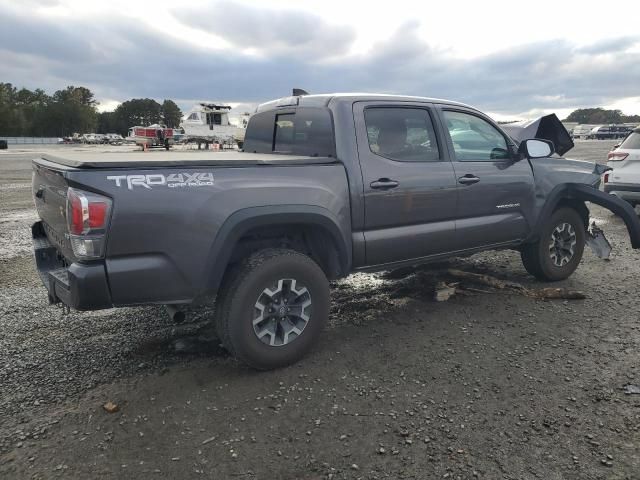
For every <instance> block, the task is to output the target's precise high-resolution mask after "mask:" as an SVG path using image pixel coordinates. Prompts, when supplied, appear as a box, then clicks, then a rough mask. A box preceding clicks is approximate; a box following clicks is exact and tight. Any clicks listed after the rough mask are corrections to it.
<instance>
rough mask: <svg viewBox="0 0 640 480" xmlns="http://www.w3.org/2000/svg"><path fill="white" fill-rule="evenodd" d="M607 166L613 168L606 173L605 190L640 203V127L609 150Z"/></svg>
mask: <svg viewBox="0 0 640 480" xmlns="http://www.w3.org/2000/svg"><path fill="white" fill-rule="evenodd" d="M607 166H609V167H611V168H612V169H613V170H611V171H610V172H607V173H605V174H604V191H605V192H608V193H611V194H613V195H616V196H618V197H620V198H622V199H624V200H626V201H627V202H629V203H630V204H631V205H633V206H634V207H635V206H636V205H638V204H640V128H636V129H635V130H633V131H632V132H631V133H630V134H629V135H628V136H627V138H625V139H624V141H623V142H622V143H621V144H620V145H618V146H616V147H615V148H614V149H613V150H612V151H610V152H609V154H608V155H607Z"/></svg>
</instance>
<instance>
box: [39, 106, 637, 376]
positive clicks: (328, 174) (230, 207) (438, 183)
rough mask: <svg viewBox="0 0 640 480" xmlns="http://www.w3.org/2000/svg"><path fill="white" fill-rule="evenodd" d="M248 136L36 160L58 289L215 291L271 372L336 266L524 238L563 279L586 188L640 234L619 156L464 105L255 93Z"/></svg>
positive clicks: (96, 301)
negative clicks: (561, 143)
mask: <svg viewBox="0 0 640 480" xmlns="http://www.w3.org/2000/svg"><path fill="white" fill-rule="evenodd" d="M557 125H558V126H557V127H556V128H560V129H562V130H563V131H562V132H560V133H561V135H556V136H558V137H566V138H567V139H568V138H569V134H568V132H567V131H566V129H564V127H563V126H562V124H561V123H560V122H557ZM551 133H553V132H551ZM555 133H558V132H555ZM569 141H570V139H569ZM244 148H245V152H236V151H223V152H219V153H214V152H189V153H182V152H160V153H157V154H154V155H141V154H139V153H135V152H131V153H122V154H119V155H117V156H114V155H107V154H100V153H97V154H96V153H94V154H91V153H87V152H84V153H75V154H74V153H66V152H60V153H56V154H44V155H43V156H42V158H39V159H36V160H34V163H33V169H34V175H33V195H34V199H35V204H36V208H37V211H38V215H39V216H40V219H41V220H40V221H38V222H37V223H35V224H34V225H33V228H32V232H33V237H34V248H35V253H36V263H37V268H38V270H39V273H40V275H41V278H42V279H43V282H44V285H45V287H46V288H47V291H48V295H49V300H50V301H51V302H52V303H62V304H64V305H66V306H68V307H71V308H75V309H78V310H97V309H101V308H110V307H113V306H117V307H119V306H125V305H139V304H164V305H167V306H168V307H167V311H168V312H169V313H170V315H171V316H172V317H174V318H175V317H176V316H182V315H183V313H180V308H182V307H184V306H187V305H191V304H195V303H198V302H206V301H210V299H211V298H212V297H213V296H215V298H216V300H215V302H216V309H215V315H214V317H213V318H212V319H211V321H212V322H213V323H214V324H215V326H216V329H217V331H218V335H219V338H220V339H221V341H222V343H223V344H224V346H225V347H226V348H227V349H228V350H229V351H230V352H231V353H232V354H234V355H235V356H236V357H237V358H239V359H241V360H242V361H244V362H246V363H247V364H249V365H251V366H253V367H255V368H258V369H269V368H276V367H281V366H284V365H288V364H290V363H292V362H295V361H297V360H298V359H300V358H301V357H302V356H303V355H304V354H305V353H306V352H308V351H309V349H310V348H311V346H312V345H313V344H314V343H315V341H316V340H317V338H318V336H319V334H320V332H321V330H322V328H323V326H324V324H325V323H326V321H327V317H328V313H329V282H328V280H329V279H336V278H340V277H344V276H346V275H348V274H349V273H351V272H354V271H380V270H388V269H391V268H396V267H399V266H402V265H409V264H418V263H427V262H432V261H436V260H441V259H443V258H449V257H456V256H460V255H468V254H471V253H474V252H479V251H483V250H491V249H515V250H518V251H519V252H520V253H521V256H522V261H523V264H524V267H525V268H526V270H527V271H528V272H529V273H531V274H532V275H534V276H535V277H537V278H539V279H540V280H544V281H556V280H562V279H565V278H567V277H568V276H569V275H571V274H572V273H573V271H574V270H575V269H576V268H577V267H578V264H579V263H580V259H581V258H582V253H583V249H584V246H585V239H586V238H587V235H588V232H587V227H588V225H589V210H588V208H587V205H586V204H585V202H592V203H596V204H599V205H602V206H604V207H605V208H608V209H610V210H611V211H613V212H614V213H616V214H618V215H620V216H621V218H622V220H623V221H624V222H625V223H626V225H627V228H628V230H629V232H630V238H631V245H632V246H633V248H640V220H639V219H638V216H637V215H636V214H635V212H634V210H633V209H632V208H631V206H630V205H629V204H627V203H626V202H624V201H622V200H620V199H619V198H616V197H615V196H613V195H608V194H606V193H604V192H601V191H599V190H598V186H599V184H600V179H601V174H602V173H604V171H605V170H606V169H607V168H606V167H605V166H603V165H598V164H595V163H593V162H584V161H578V160H568V159H564V158H561V157H558V156H555V155H554V156H552V154H553V153H554V148H553V144H552V143H551V142H550V141H548V140H544V139H522V140H521V141H519V142H516V141H515V140H514V139H513V138H512V137H510V136H508V135H507V134H506V133H504V131H503V130H502V129H501V128H500V127H499V126H498V125H497V124H496V123H495V122H494V121H492V120H491V119H490V118H489V117H488V116H486V115H485V114H483V113H481V112H480V111H478V110H476V109H474V108H472V107H469V106H467V105H463V104H461V103H455V102H449V101H443V100H435V99H428V98H420V97H402V96H386V95H362V94H353V95H349V94H342V95H294V96H292V97H288V98H282V99H278V100H275V101H273V102H268V103H266V104H263V105H261V106H259V107H258V109H257V113H256V114H255V115H253V116H252V117H251V119H250V120H249V124H248V127H247V132H246V137H245V144H244ZM568 148H570V146H569V147H560V149H559V150H558V152H557V153H559V154H563V153H565V152H566V151H567V150H568ZM178 314H179V315H178Z"/></svg>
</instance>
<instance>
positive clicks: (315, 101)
mask: <svg viewBox="0 0 640 480" xmlns="http://www.w3.org/2000/svg"><path fill="white" fill-rule="evenodd" d="M370 101H394V102H420V103H439V104H445V105H452V106H458V107H466V108H471V109H473V110H477V109H476V108H474V107H471V106H469V105H466V104H464V103H460V102H452V101H450V100H443V99H439V98H429V97H417V96H410V95H389V94H384V93H324V94H318V95H292V96H290V97H282V98H277V99H275V100H271V101H269V102H265V103H262V104H260V105H258V108H256V113H258V112H263V111H266V110H273V109H276V108H284V107H328V106H330V105H331V104H333V103H340V102H348V103H353V102H370Z"/></svg>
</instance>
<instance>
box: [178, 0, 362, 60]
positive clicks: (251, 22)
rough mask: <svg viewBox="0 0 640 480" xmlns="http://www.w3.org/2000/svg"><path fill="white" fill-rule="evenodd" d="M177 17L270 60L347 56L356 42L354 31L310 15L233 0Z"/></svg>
mask: <svg viewBox="0 0 640 480" xmlns="http://www.w3.org/2000/svg"><path fill="white" fill-rule="evenodd" d="M173 13H174V15H175V17H176V18H177V19H178V20H180V21H181V22H183V23H184V24H186V25H188V26H190V27H193V28H196V29H199V30H202V31H203V32H205V33H213V34H215V35H218V36H221V37H223V38H224V39H225V40H226V41H228V42H229V43H231V44H233V45H234V46H235V47H237V48H240V49H253V50H255V51H256V52H259V53H261V54H263V55H267V54H268V55H269V56H279V57H287V56H294V57H296V58H314V59H316V60H318V59H320V58H324V57H329V56H333V55H341V54H344V53H346V52H347V51H348V49H349V47H350V46H351V44H352V43H353V41H354V40H355V38H356V33H355V30H354V29H352V28H349V27H346V26H340V25H331V24H329V23H327V22H326V21H325V20H323V19H322V18H320V17H319V16H317V15H313V14H311V13H308V12H303V11H297V10H274V9H270V8H264V7H261V6H259V7H257V6H249V5H246V4H242V3H238V2H234V1H230V0H220V1H217V2H214V3H210V4H208V5H205V6H198V7H191V8H188V7H187V8H185V7H180V8H178V9H175V10H174V12H173ZM212 19H220V20H212Z"/></svg>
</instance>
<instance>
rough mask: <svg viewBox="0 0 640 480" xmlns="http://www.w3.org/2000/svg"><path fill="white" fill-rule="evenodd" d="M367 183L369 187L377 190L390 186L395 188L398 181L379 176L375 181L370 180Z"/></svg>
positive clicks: (386, 188)
mask: <svg viewBox="0 0 640 480" xmlns="http://www.w3.org/2000/svg"><path fill="white" fill-rule="evenodd" d="M369 185H370V186H371V188H375V189H377V190H388V189H390V188H396V187H397V186H398V185H400V183H399V182H397V181H395V180H391V179H389V178H379V179H378V180H376V181H375V182H371V183H370V184H369Z"/></svg>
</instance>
